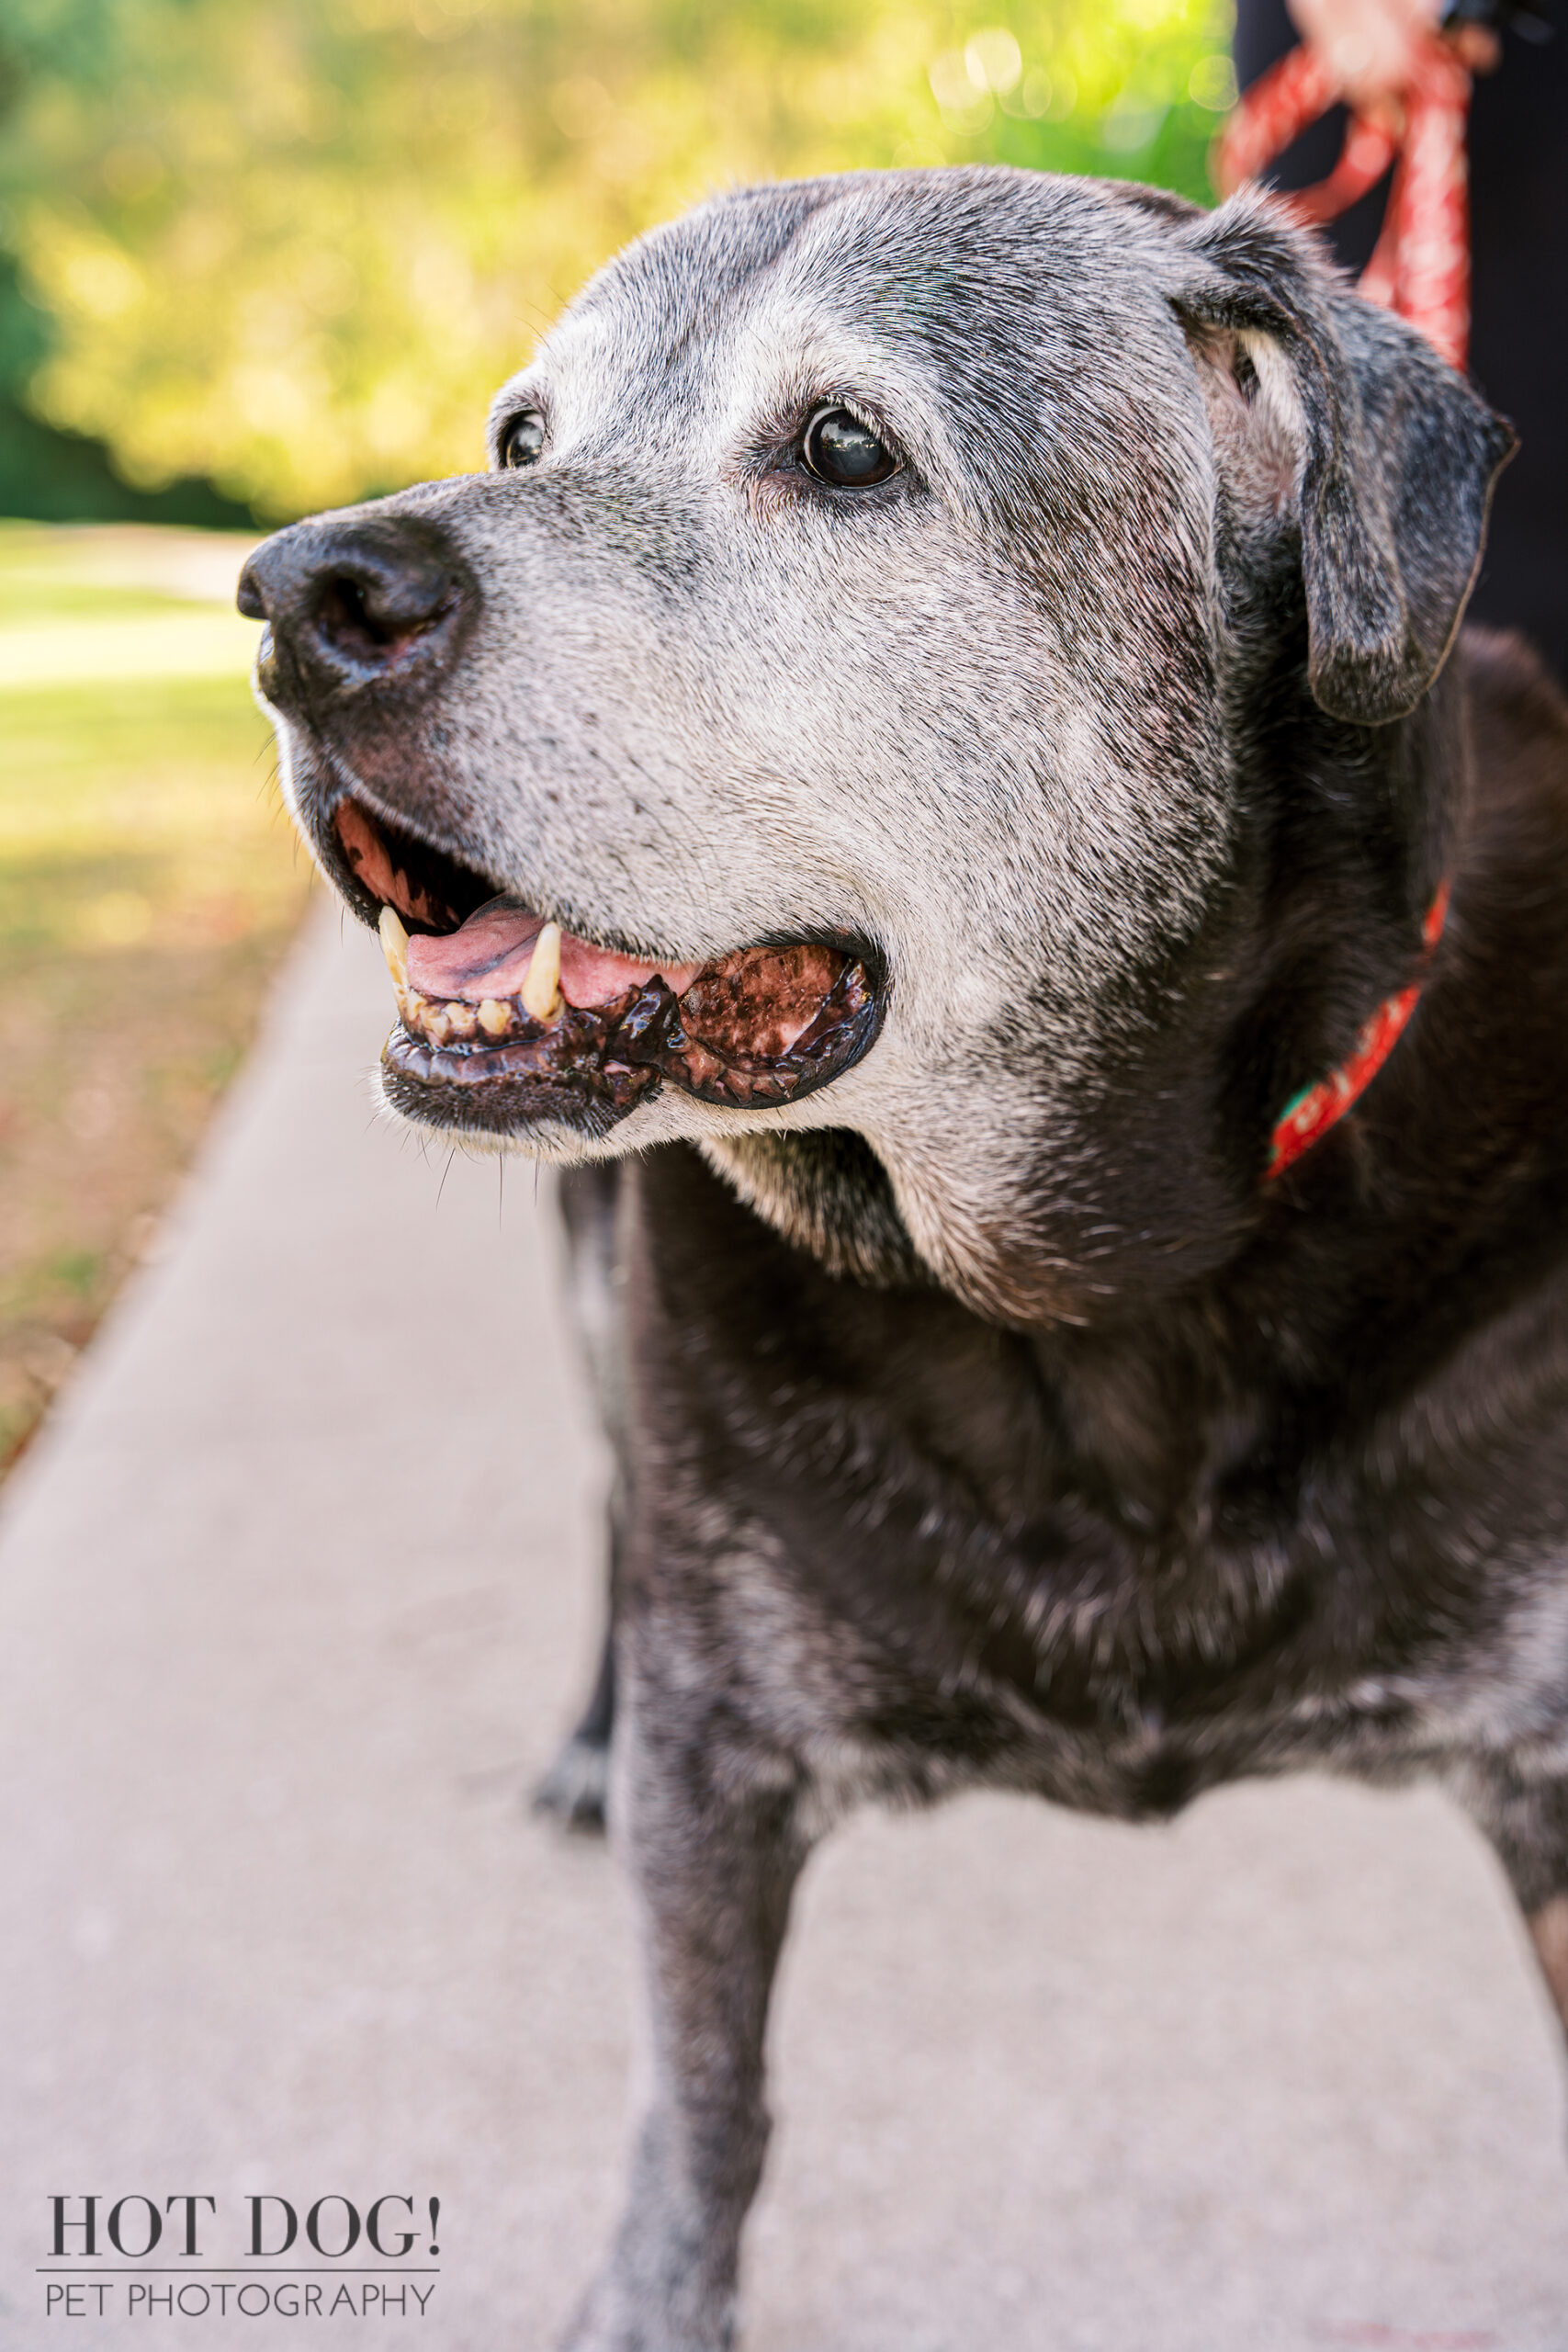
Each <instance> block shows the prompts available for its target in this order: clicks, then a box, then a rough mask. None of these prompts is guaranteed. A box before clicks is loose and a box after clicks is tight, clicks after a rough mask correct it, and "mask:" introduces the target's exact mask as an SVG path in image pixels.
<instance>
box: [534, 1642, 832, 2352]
mask: <svg viewBox="0 0 1568 2352" xmlns="http://www.w3.org/2000/svg"><path fill="white" fill-rule="evenodd" d="M623 1663H625V1661H624V1660H623ZM627 1684H628V1688H627V1690H626V1693H625V1697H624V1705H625V1708H626V1713H625V1715H624V1717H623V1720H622V1721H621V1723H620V1724H618V1725H617V1730H616V1750H617V1753H616V1768H615V1799H614V1805H613V1814H612V1818H613V1821H614V1824H615V1836H616V1841H617V1843H618V1844H619V1845H620V1846H621V1847H622V1848H623V1849H624V1851H625V1854H626V1860H627V1861H628V1864H629V1866H630V1870H631V1874H632V1878H633V1881H634V1883H635V1886H636V1889H637V1903H638V1907H639V1910H640V1914H641V1925H642V1930H643V1936H642V1940H643V1950H644V1960H645V1966H646V1969H647V1973H648V1993H649V2027H650V2031H649V2043H648V2054H649V2058H650V2059H651V2067H652V2079H651V2085H650V2094H649V2098H648V2103H647V2106H646V2108H645V2110H644V2112H643V2115H642V2119H641V2122H640V2125H639V2127H638V2131H637V2140H636V2145H635V2151H634V2154H633V2158H632V2166H631V2179H630V2183H629V2188H628V2192H627V2198H626V2212H625V2215H624V2217H623V2219H622V2222H621V2225H620V2228H619V2230H618V2232H617V2233H616V2236H615V2243H614V2245H613V2247H612V2249H611V2253H610V2258H609V2261H608V2263H607V2264H606V2266H605V2267H604V2272H603V2274H602V2275H601V2277H600V2278H599V2279H598V2281H597V2283H596V2284H595V2286H594V2287H593V2289H592V2291H591V2292H590V2294H589V2296H588V2299H587V2301H586V2303H585V2304H584V2306H583V2308H582V2311H581V2313H580V2314H579V2317H578V2319H577V2322H576V2324H575V2325H574V2326H573V2328H572V2329H571V2330H570V2333H569V2335H568V2336H567V2339H566V2346H565V2347H564V2352H726V2347H728V2346H730V2345H732V2344H733V2343H734V2341H735V2297H736V2273H737V2267H738V2260H739V2242H740V2229H741V2224H742V2222H744V2220H745V2217H746V2211H747V2208H748V2207H749V2206H750V2202H751V2199H752V2197H753V2196H754V2194H755V2193H756V2188H757V2182H758V2178H759V2177H760V2175H761V2168H762V2154H763V2149H764V2147H765V2145H766V2143H767V2137H768V2119H767V2113H766V2109H765V2107H764V2105H763V2081H762V2042H763V2034H764V2030H765V2028H766V2023H767V2011H768V1996H769V1993H770V1990H771V1988H772V1985H773V1969H774V1966H775V1963H776V1962H777V1959H778V1954H779V1947H780V1945H781V1943H782V1941H783V1939H784V1926H785V1922H786V1919H787V1917H788V1912H789V1903H790V1896H791V1894H792V1893H793V1891H794V1886H795V1879H796V1877H797V1875H798V1873H799V1870H800V1866H801V1863H802V1861H803V1860H804V1859H805V1852H806V1841H805V1839H804V1838H802V1836H801V1833H800V1824H799V1812H800V1808H799V1804H798V1800H797V1795H796V1789H795V1774H794V1771H793V1770H792V1769H791V1768H789V1767H788V1766H786V1765H783V1764H781V1763H779V1762H777V1761H776V1760H768V1761H764V1759H763V1758H762V1757H761V1755H760V1754H753V1753H752V1752H751V1751H750V1750H749V1749H747V1748H746V1747H744V1746H743V1745H742V1746H738V1744H737V1741H736V1737H735V1726H734V1723H733V1719H731V1720H729V1721H728V1722H726V1721H724V1720H723V1718H722V1717H721V1715H720V1713H719V1711H718V1710H717V1709H715V1710H714V1711H713V1712H714V1718H715V1720H714V1721H713V1722H712V1723H707V1724H705V1723H704V1722H703V1721H702V1720H701V1719H700V1715H699V1713H698V1712H697V1709H698V1707H699V1705H700V1702H694V1698H693V1694H692V1692H691V1690H690V1687H689V1686H688V1687H687V1688H685V1689H683V1690H682V1691H680V1692H679V1694H677V1693H676V1692H675V1691H672V1690H671V1691H667V1692H661V1691H657V1690H656V1689H654V1688H653V1687H651V1686H650V1683H649V1679H647V1678H646V1677H645V1676H643V1675H639V1674H638V1673H637V1672H636V1670H635V1669H634V1670H633V1672H632V1673H631V1674H630V1675H629V1676H628V1677H627Z"/></svg>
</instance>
